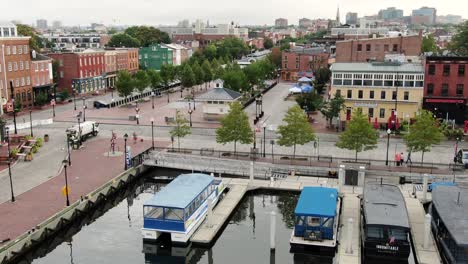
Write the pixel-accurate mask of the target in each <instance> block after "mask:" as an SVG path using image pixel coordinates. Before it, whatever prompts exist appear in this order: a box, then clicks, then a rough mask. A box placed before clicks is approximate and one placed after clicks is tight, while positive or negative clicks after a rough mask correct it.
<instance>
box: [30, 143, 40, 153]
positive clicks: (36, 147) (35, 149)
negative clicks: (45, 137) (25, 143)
mask: <svg viewBox="0 0 468 264" xmlns="http://www.w3.org/2000/svg"><path fill="white" fill-rule="evenodd" d="M38 151H39V147H38V146H37V145H34V146H33V147H32V148H31V152H32V153H37V152H38Z"/></svg>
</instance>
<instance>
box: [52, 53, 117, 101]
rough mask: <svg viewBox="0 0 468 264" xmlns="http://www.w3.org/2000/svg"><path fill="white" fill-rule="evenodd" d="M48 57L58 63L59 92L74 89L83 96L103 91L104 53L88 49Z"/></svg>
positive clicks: (104, 85)
mask: <svg viewBox="0 0 468 264" xmlns="http://www.w3.org/2000/svg"><path fill="white" fill-rule="evenodd" d="M49 56H50V57H51V58H53V59H54V60H57V61H58V62H59V69H58V71H59V82H58V88H59V91H61V90H64V89H67V90H68V91H69V92H70V93H71V92H72V91H73V89H74V90H75V93H76V94H85V93H92V92H95V91H98V90H103V89H105V87H106V82H105V79H104V78H105V62H104V51H95V50H91V49H88V50H85V51H83V52H74V53H73V52H70V53H51V54H49ZM125 57H126V54H125Z"/></svg>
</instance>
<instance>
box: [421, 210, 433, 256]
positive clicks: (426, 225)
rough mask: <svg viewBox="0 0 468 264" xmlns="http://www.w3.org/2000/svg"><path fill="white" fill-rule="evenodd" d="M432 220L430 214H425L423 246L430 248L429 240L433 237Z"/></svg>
mask: <svg viewBox="0 0 468 264" xmlns="http://www.w3.org/2000/svg"><path fill="white" fill-rule="evenodd" d="M431 221H432V217H431V215H430V214H426V215H425V216H424V241H423V248H424V249H428V248H429V240H430V238H431Z"/></svg>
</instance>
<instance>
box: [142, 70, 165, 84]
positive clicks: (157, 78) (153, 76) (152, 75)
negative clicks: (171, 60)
mask: <svg viewBox="0 0 468 264" xmlns="http://www.w3.org/2000/svg"><path fill="white" fill-rule="evenodd" d="M146 73H147V74H148V77H149V79H150V83H151V88H153V89H156V88H159V87H160V86H161V84H162V83H163V81H162V78H161V74H160V73H159V72H157V71H156V70H153V69H150V70H147V71H146Z"/></svg>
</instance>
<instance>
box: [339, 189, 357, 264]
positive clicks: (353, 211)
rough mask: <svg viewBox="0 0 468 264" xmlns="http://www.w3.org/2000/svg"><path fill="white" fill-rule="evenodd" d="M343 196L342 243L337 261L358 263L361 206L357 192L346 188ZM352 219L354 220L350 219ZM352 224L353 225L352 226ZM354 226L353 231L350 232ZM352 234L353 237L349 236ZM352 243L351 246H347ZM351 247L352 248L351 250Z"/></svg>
mask: <svg viewBox="0 0 468 264" xmlns="http://www.w3.org/2000/svg"><path fill="white" fill-rule="evenodd" d="M344 190H345V191H344V192H343V193H342V194H343V198H342V201H343V203H342V213H341V217H340V225H341V230H340V234H339V238H338V239H339V241H340V244H339V246H338V253H337V256H336V259H337V263H340V264H341V263H345V264H358V263H361V241H360V238H359V236H360V225H361V206H360V205H359V203H360V202H359V198H358V197H357V195H358V194H357V193H353V192H349V191H347V188H344ZM349 219H352V221H349ZM350 224H352V227H350ZM350 228H352V229H353V230H352V231H353V232H349V229H350ZM350 235H351V237H349V236H350ZM349 245H351V248H347V246H349ZM349 249H351V250H349Z"/></svg>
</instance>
